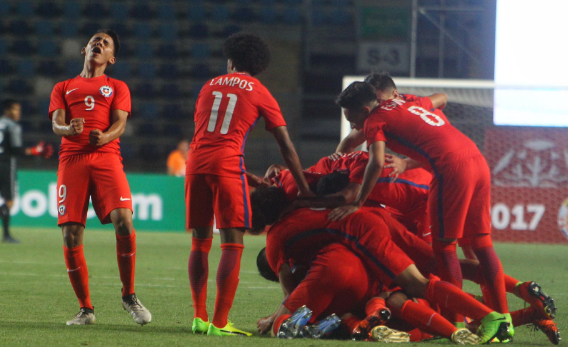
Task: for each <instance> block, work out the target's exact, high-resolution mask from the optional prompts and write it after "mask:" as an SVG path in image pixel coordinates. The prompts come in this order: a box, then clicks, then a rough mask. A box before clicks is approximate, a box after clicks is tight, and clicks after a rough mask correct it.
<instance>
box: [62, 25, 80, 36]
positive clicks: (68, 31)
mask: <svg viewBox="0 0 568 347" xmlns="http://www.w3.org/2000/svg"><path fill="white" fill-rule="evenodd" d="M59 30H60V33H61V36H63V37H65V38H70V37H76V36H77V34H79V28H78V27H77V23H75V22H68V21H65V22H63V23H61V27H60V28H59Z"/></svg>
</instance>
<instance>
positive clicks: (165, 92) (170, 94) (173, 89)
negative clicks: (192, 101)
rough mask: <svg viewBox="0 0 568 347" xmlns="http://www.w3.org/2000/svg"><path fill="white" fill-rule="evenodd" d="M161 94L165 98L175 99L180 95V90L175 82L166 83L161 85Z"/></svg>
mask: <svg viewBox="0 0 568 347" xmlns="http://www.w3.org/2000/svg"><path fill="white" fill-rule="evenodd" d="M161 96H162V98H165V99H174V100H175V99H177V98H179V97H180V96H181V92H180V90H179V87H178V86H177V84H174V83H168V84H164V85H163V86H162V90H161Z"/></svg>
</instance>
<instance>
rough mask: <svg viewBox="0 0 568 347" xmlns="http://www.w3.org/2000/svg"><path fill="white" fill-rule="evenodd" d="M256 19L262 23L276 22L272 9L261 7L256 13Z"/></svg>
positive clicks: (276, 18)
mask: <svg viewBox="0 0 568 347" xmlns="http://www.w3.org/2000/svg"><path fill="white" fill-rule="evenodd" d="M258 17H259V19H260V21H261V22H262V23H265V24H271V23H275V22H277V21H278V16H277V15H276V11H274V8H272V7H262V8H261V9H260V10H259V12H258Z"/></svg>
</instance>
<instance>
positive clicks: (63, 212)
mask: <svg viewBox="0 0 568 347" xmlns="http://www.w3.org/2000/svg"><path fill="white" fill-rule="evenodd" d="M57 211H59V214H60V215H62V216H63V215H64V214H65V205H59V208H57Z"/></svg>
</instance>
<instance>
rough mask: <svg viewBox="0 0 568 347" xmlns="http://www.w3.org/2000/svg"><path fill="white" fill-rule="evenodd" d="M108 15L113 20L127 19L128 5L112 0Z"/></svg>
mask: <svg viewBox="0 0 568 347" xmlns="http://www.w3.org/2000/svg"><path fill="white" fill-rule="evenodd" d="M110 16H111V18H112V19H113V20H114V21H117V22H119V21H123V20H125V19H128V6H127V5H126V4H125V3H123V2H113V3H111V4H110Z"/></svg>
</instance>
